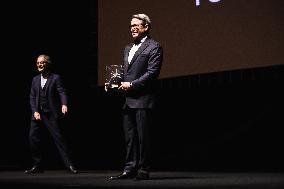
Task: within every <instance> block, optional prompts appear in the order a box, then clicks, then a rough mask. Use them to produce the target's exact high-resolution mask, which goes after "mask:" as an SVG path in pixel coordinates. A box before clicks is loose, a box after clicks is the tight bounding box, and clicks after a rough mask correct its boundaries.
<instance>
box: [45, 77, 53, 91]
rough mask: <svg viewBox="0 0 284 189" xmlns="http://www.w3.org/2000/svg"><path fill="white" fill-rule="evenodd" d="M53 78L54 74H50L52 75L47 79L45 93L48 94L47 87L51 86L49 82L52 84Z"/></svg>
mask: <svg viewBox="0 0 284 189" xmlns="http://www.w3.org/2000/svg"><path fill="white" fill-rule="evenodd" d="M52 78H53V74H50V76H49V77H48V78H47V81H46V83H45V85H44V88H45V90H44V92H45V94H46V92H47V88H48V86H49V84H50V82H51V80H52Z"/></svg>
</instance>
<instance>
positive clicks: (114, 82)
mask: <svg viewBox="0 0 284 189" xmlns="http://www.w3.org/2000/svg"><path fill="white" fill-rule="evenodd" d="M122 77H123V66H122V65H115V64H113V65H107V66H106V75H105V86H106V87H107V88H108V89H118V87H119V86H120V85H121V81H122Z"/></svg>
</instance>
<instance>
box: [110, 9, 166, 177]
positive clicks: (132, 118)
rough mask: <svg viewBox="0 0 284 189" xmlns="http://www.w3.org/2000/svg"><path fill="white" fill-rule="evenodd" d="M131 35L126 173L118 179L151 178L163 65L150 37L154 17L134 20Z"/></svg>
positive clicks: (125, 77) (125, 113)
mask: <svg viewBox="0 0 284 189" xmlns="http://www.w3.org/2000/svg"><path fill="white" fill-rule="evenodd" d="M130 24H131V25H130V32H131V35H132V38H133V43H131V44H129V45H128V46H126V48H125V50H124V65H123V67H124V74H123V82H122V83H121V86H120V87H119V89H121V90H122V91H123V92H124V95H125V104H124V106H123V128H124V134H125V142H126V158H125V164H124V170H123V172H122V173H121V174H119V175H117V176H112V177H110V179H111V180H115V179H129V178H134V179H136V180H146V179H149V169H150V159H149V156H150V154H149V152H150V143H149V133H148V132H149V127H150V125H151V123H152V121H153V120H152V117H151V116H153V115H152V114H153V112H152V110H153V108H154V107H155V102H156V100H155V98H156V96H155V94H156V90H157V84H158V78H159V74H160V70H161V66H162V62H163V49H162V47H161V45H160V44H159V43H158V42H157V41H155V40H153V39H152V38H151V37H150V29H151V28H152V25H151V21H150V18H149V17H148V16H147V15H145V14H135V15H133V16H132V17H131V21H130Z"/></svg>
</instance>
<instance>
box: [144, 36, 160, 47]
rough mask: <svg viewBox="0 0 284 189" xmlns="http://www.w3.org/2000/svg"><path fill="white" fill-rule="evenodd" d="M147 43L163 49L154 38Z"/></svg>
mask: <svg viewBox="0 0 284 189" xmlns="http://www.w3.org/2000/svg"><path fill="white" fill-rule="evenodd" d="M147 41H148V42H149V43H150V44H151V45H153V46H157V47H162V46H161V44H160V43H159V42H158V41H156V40H154V39H152V38H149V39H148V40H147Z"/></svg>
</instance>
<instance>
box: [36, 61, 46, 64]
mask: <svg viewBox="0 0 284 189" xmlns="http://www.w3.org/2000/svg"><path fill="white" fill-rule="evenodd" d="M46 63H47V62H46V61H42V62H37V63H36V64H37V65H39V64H46Z"/></svg>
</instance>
